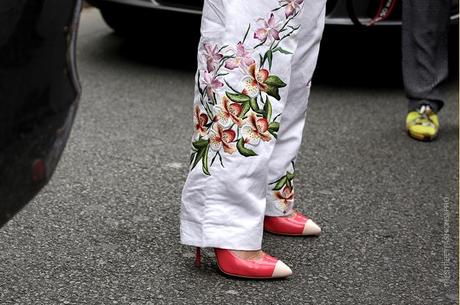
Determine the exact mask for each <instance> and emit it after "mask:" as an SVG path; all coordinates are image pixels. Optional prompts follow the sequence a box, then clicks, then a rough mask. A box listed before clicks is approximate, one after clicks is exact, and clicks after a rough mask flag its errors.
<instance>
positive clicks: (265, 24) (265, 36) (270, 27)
mask: <svg viewBox="0 0 460 305" xmlns="http://www.w3.org/2000/svg"><path fill="white" fill-rule="evenodd" d="M257 22H258V23H261V25H262V27H261V28H259V29H257V30H256V31H255V32H254V38H255V39H258V40H260V41H263V42H266V41H267V40H268V41H270V40H280V29H279V28H281V23H280V22H277V20H276V17H275V15H274V14H273V13H271V14H270V17H269V18H268V19H267V20H264V19H263V18H260V19H258V20H257Z"/></svg>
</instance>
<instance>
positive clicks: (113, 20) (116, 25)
mask: <svg viewBox="0 0 460 305" xmlns="http://www.w3.org/2000/svg"><path fill="white" fill-rule="evenodd" d="M100 11H101V15H102V18H103V19H104V21H105V23H107V25H108V26H109V27H110V28H112V29H113V30H114V31H115V33H117V34H119V35H127V34H129V33H131V32H134V30H135V27H134V26H133V24H132V21H133V20H132V19H133V18H132V16H130V14H128V13H127V12H126V11H125V12H123V10H122V9H120V8H118V7H109V6H108V7H103V8H100Z"/></svg>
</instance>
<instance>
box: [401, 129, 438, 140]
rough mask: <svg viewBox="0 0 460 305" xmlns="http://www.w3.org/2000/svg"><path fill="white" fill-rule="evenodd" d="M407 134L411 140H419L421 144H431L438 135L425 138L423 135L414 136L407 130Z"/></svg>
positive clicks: (414, 134)
mask: <svg viewBox="0 0 460 305" xmlns="http://www.w3.org/2000/svg"><path fill="white" fill-rule="evenodd" d="M407 134H408V135H409V136H410V137H411V138H412V139H415V140H419V141H422V142H431V141H433V140H435V139H436V138H437V136H438V134H435V135H434V136H432V137H430V136H425V135H420V134H416V133H412V132H410V131H409V130H408V131H407Z"/></svg>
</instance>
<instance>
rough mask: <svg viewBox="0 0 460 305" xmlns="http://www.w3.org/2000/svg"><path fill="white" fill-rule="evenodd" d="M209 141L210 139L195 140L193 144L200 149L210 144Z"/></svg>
mask: <svg viewBox="0 0 460 305" xmlns="http://www.w3.org/2000/svg"><path fill="white" fill-rule="evenodd" d="M208 143H209V140H204V139H201V140H198V141H195V142H193V143H192V145H193V147H195V148H196V149H198V150H200V149H202V148H204V147H206V146H207V145H208Z"/></svg>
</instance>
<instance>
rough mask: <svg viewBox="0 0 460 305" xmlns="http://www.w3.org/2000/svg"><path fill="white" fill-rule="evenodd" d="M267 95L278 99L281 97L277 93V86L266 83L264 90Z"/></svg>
mask: <svg viewBox="0 0 460 305" xmlns="http://www.w3.org/2000/svg"><path fill="white" fill-rule="evenodd" d="M265 92H266V93H267V94H268V95H270V96H272V97H274V98H276V99H277V100H278V101H279V100H280V99H281V96H280V94H279V90H278V87H275V86H270V85H268V87H267V90H266V91H265Z"/></svg>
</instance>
